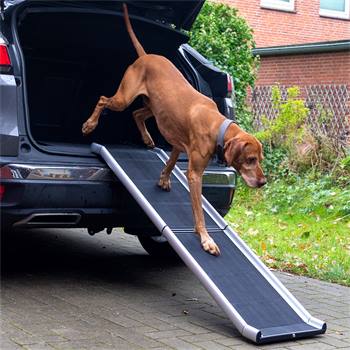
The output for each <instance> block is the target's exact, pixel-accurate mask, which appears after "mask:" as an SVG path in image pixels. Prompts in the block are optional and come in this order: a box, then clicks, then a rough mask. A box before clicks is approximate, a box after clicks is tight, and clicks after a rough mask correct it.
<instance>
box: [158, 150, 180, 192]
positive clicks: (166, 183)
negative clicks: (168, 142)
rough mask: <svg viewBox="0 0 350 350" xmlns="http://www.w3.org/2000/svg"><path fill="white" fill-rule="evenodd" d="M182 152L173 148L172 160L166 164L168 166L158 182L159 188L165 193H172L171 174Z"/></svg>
mask: <svg viewBox="0 0 350 350" xmlns="http://www.w3.org/2000/svg"><path fill="white" fill-rule="evenodd" d="M179 155H180V151H179V150H177V149H176V148H174V147H173V149H172V150H171V154H170V158H169V160H168V161H167V163H166V166H165V167H164V169H163V170H162V172H161V173H160V179H159V182H158V186H159V187H160V188H161V189H162V190H164V191H170V189H171V183H170V174H171V172H172V170H173V169H174V166H175V164H176V162H177V160H178V158H179Z"/></svg>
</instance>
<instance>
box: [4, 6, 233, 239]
mask: <svg viewBox="0 0 350 350" xmlns="http://www.w3.org/2000/svg"><path fill="white" fill-rule="evenodd" d="M127 3H128V8H129V13H130V17H131V19H132V22H133V27H134V29H135V32H136V34H137V35H138V38H139V39H140V41H141V42H142V45H143V46H144V48H145V50H146V52H149V53H156V54H160V55H163V56H166V57H167V58H169V59H170V60H171V61H172V62H173V63H174V64H175V65H176V66H177V67H178V69H179V70H180V71H181V72H182V73H183V74H184V76H185V77H186V78H187V79H188V81H189V82H190V83H191V84H192V85H193V86H194V87H195V88H196V89H197V90H198V91H200V92H201V93H203V94H205V95H207V96H209V97H211V98H212V99H213V100H214V101H215V102H216V103H217V104H218V107H219V109H220V111H221V113H223V114H224V115H226V116H227V117H228V118H231V119H234V110H233V107H232V102H231V101H232V100H231V94H232V80H231V77H230V76H229V75H227V74H226V73H224V72H221V71H220V70H219V69H217V68H216V67H214V66H213V65H212V64H211V63H210V62H209V61H208V60H206V59H205V58H204V57H203V56H201V55H200V54H199V53H198V52H196V51H195V50H194V49H193V48H191V47H190V46H189V45H188V44H187V41H188V36H187V35H186V31H187V30H189V29H190V28H191V25H192V23H193V21H194V20H195V18H196V16H197V14H198V12H199V11H200V9H201V7H202V5H203V1H201V0H197V1H178V2H177V1H147V2H143V1H127ZM0 22H1V32H0V89H1V104H0V126H1V135H0V137H1V144H0V181H1V187H0V196H1V214H2V215H1V222H2V225H3V226H9V227H23V228H24V227H87V228H88V229H89V232H90V233H91V234H93V233H94V232H97V231H99V230H102V229H104V228H107V229H108V228H109V229H110V228H112V227H124V229H125V231H126V232H129V233H132V234H136V235H138V236H142V237H143V239H142V241H143V243H145V241H149V240H151V242H157V240H153V239H152V238H151V236H153V235H155V234H158V233H157V232H156V230H155V228H154V227H153V225H152V223H151V222H150V221H149V220H148V219H147V218H146V216H145V215H144V213H143V211H142V210H141V209H140V208H139V207H138V205H137V204H136V203H135V201H134V200H133V199H132V198H131V197H130V195H129V194H128V192H127V191H126V190H125V189H124V188H123V186H122V185H121V184H120V183H119V182H118V180H117V179H116V178H115V177H114V176H113V175H112V174H111V172H110V170H109V169H108V168H107V167H106V165H105V164H104V163H103V162H102V161H101V160H100V159H98V158H97V157H96V156H94V155H93V154H91V153H90V144H91V143H92V142H98V143H101V144H108V145H109V146H110V147H136V148H137V147H144V145H143V143H142V140H141V137H140V135H139V132H138V130H137V127H136V125H134V120H133V118H132V116H131V112H132V111H133V110H135V109H137V108H139V107H140V106H141V103H142V101H141V100H136V101H135V102H134V103H133V104H132V106H131V107H130V108H128V109H127V110H125V111H124V112H122V113H115V112H112V111H109V110H108V111H107V110H106V111H105V113H104V114H105V115H104V116H103V122H102V123H100V125H99V126H98V128H97V129H96V130H95V132H94V133H93V134H92V135H91V136H88V137H83V135H82V133H81V125H82V123H83V122H84V121H85V120H86V119H87V117H88V116H89V115H90V113H91V111H92V109H93V108H94V106H95V104H96V102H97V100H98V98H99V96H100V95H106V96H108V95H112V94H113V93H114V92H115V91H116V89H117V87H118V82H120V80H121V78H122V75H123V73H124V72H125V70H126V68H127V67H128V65H129V64H131V63H132V62H133V61H134V60H135V59H136V52H135V49H134V48H133V46H132V44H131V41H130V38H129V36H128V34H127V32H126V29H125V25H124V21H123V17H122V3H121V2H120V1H30V0H13V1H3V0H1V19H0ZM168 89H169V94H171V90H172V86H169V87H168ZM148 128H149V130H150V132H151V134H152V137H153V139H154V141H155V143H156V146H158V147H161V148H163V149H164V150H166V151H169V150H170V147H169V145H168V144H167V143H166V141H165V140H164V138H163V137H162V135H161V134H160V133H159V131H158V129H157V127H156V124H155V123H154V121H152V120H150V121H149V123H148ZM178 166H179V167H180V168H181V169H184V170H185V169H186V167H187V159H186V156H185V155H183V156H182V157H181V158H180V159H179V161H178ZM154 181H155V182H156V181H157V179H154ZM235 182H236V174H235V171H234V170H233V169H232V168H225V167H222V166H219V165H218V164H217V163H215V162H213V163H212V164H211V165H210V166H209V167H208V168H207V170H206V172H205V175H204V179H203V184H204V185H203V193H204V195H205V196H206V197H207V199H208V200H209V201H210V202H211V203H212V204H213V205H214V207H215V208H216V209H217V210H218V211H219V212H220V213H221V214H222V215H225V214H226V213H227V211H228V210H229V208H230V205H231V202H232V198H233V194H234V190H235ZM146 244H147V243H146Z"/></svg>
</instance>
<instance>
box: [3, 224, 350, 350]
mask: <svg viewBox="0 0 350 350" xmlns="http://www.w3.org/2000/svg"><path fill="white" fill-rule="evenodd" d="M1 251H2V254H1V263H2V266H1V267H2V279H1V344H0V348H1V349H2V350H5V349H69V350H73V349H118V350H122V349H128V350H131V349H185V350H190V349H215V350H220V349H293V350H299V349H317V350H322V349H335V348H346V349H350V288H346V287H341V286H338V285H334V284H330V283H323V282H319V281H316V280H311V279H307V278H301V277H295V276H291V275H288V274H283V273H277V274H278V277H279V278H280V279H281V280H282V281H283V283H285V285H286V286H287V287H288V288H289V289H290V290H291V291H292V293H293V294H294V295H295V296H296V297H297V298H298V299H299V300H300V301H301V302H302V303H303V305H304V306H305V307H306V308H307V309H308V310H309V311H310V312H311V313H312V314H313V315H314V316H316V317H318V318H321V319H323V320H326V321H327V323H328V328H329V329H328V332H327V333H326V335H324V336H319V337H315V338H310V339H306V340H300V341H296V342H284V343H279V344H273V345H265V346H260V347H258V346H256V345H253V344H251V343H249V342H247V341H246V340H244V339H243V338H242V337H240V336H239V335H238V333H237V331H235V329H234V328H233V326H232V325H231V323H230V322H229V321H228V320H227V319H226V317H225V315H224V314H223V313H222V311H221V310H220V309H219V308H218V307H217V306H216V304H215V303H214V301H213V300H212V299H211V297H210V296H209V295H208V293H207V292H206V291H205V290H204V288H203V287H202V286H201V285H200V284H199V282H198V280H197V279H196V277H195V276H193V275H192V273H191V272H190V271H189V270H188V269H187V268H186V267H185V266H184V265H183V264H182V263H181V262H174V261H173V262H171V261H170V262H169V261H159V260H156V259H154V258H152V257H150V256H149V255H147V253H146V252H145V251H144V250H143V249H142V247H141V246H140V244H139V243H138V241H137V238H135V237H132V236H129V235H126V234H124V233H121V232H120V231H117V230H113V232H112V235H111V236H107V235H106V234H105V232H101V233H98V234H97V235H96V236H94V237H90V236H89V235H88V234H87V232H86V231H85V230H82V229H74V230H73V229H67V230H63V229H50V230H47V229H46V230H44V229H41V230H40V229H35V230H30V231H19V232H6V233H3V234H2V245H1Z"/></svg>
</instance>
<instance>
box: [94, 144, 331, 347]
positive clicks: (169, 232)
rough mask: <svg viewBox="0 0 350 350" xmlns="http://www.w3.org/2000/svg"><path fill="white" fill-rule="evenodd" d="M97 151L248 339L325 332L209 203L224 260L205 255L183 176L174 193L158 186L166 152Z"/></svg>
mask: <svg viewBox="0 0 350 350" xmlns="http://www.w3.org/2000/svg"><path fill="white" fill-rule="evenodd" d="M92 150H93V152H95V153H97V154H99V155H100V156H102V157H103V158H104V160H105V161H106V162H107V164H108V165H109V166H110V168H111V169H112V170H113V171H114V172H115V174H116V175H117V176H118V178H119V179H120V180H121V182H123V183H124V185H125V186H126V187H127V189H128V190H129V191H130V193H131V194H132V195H133V196H134V198H135V199H136V200H137V201H138V202H139V204H140V205H141V207H142V208H143V209H144V210H145V212H146V214H148V215H149V217H150V218H151V220H152V221H153V222H154V224H155V225H156V226H157V227H158V229H159V230H160V231H161V232H162V233H163V234H164V236H165V237H166V238H167V239H168V241H169V243H170V244H171V245H172V246H173V248H174V249H175V250H176V251H177V252H178V253H179V255H180V256H181V258H182V259H183V260H184V261H185V263H186V264H187V265H188V266H189V267H190V268H191V269H192V271H193V272H194V273H195V274H196V275H197V276H198V277H199V279H200V280H201V282H202V283H203V284H204V286H205V287H206V288H207V289H208V291H209V292H210V293H211V294H212V296H213V297H214V299H215V300H216V301H217V302H218V304H219V305H220V306H221V307H222V308H223V309H224V311H225V312H226V313H227V315H228V317H229V318H230V319H231V320H232V321H233V323H234V324H235V326H236V327H237V329H238V330H239V331H240V332H241V333H242V334H243V335H244V336H245V337H247V338H249V339H250V340H252V341H254V342H257V343H265V342H272V341H278V340H284V339H295V338H301V337H307V336H311V335H315V334H320V333H324V332H325V330H326V325H325V324H324V322H322V321H320V320H317V319H315V318H313V317H312V316H311V315H310V314H309V313H308V312H307V311H306V310H305V309H304V308H303V307H302V306H301V305H300V303H298V301H296V299H295V298H294V297H293V296H292V295H291V294H290V293H289V292H288V291H287V290H286V289H285V288H284V287H283V286H282V285H281V283H280V282H279V281H278V280H277V279H276V277H275V276H274V275H273V274H272V273H271V272H270V271H269V270H268V269H267V268H266V267H265V266H264V265H262V263H261V262H260V261H259V260H258V258H257V257H256V256H255V255H254V254H253V253H252V252H251V251H250V250H249V248H248V247H247V246H246V245H245V244H244V243H243V241H241V240H240V238H239V237H238V236H237V235H236V234H235V233H234V232H233V231H232V230H231V229H230V228H229V227H228V226H227V223H226V222H225V221H224V220H223V219H222V218H221V217H219V215H218V214H217V213H216V211H215V209H214V208H212V207H211V206H210V204H209V203H208V202H207V201H206V200H204V204H203V206H204V209H205V220H206V225H207V228H208V230H209V231H210V234H211V236H212V237H213V239H214V240H215V242H216V243H217V244H218V245H219V247H220V250H221V255H220V256H219V257H215V256H212V255H209V254H208V253H206V252H204V251H203V249H202V248H201V245H200V242H199V239H198V236H197V235H196V234H195V233H194V232H193V218H192V207H191V202H190V196H189V192H188V189H187V187H186V186H187V184H186V180H185V178H184V176H183V174H182V172H181V170H179V169H178V168H177V167H176V168H175V169H174V172H173V174H172V178H171V181H172V189H171V191H170V192H165V191H163V190H161V189H160V188H159V187H158V186H157V181H158V179H159V175H160V172H161V170H162V169H163V167H164V162H165V161H166V160H167V155H166V154H165V153H164V152H162V151H161V150H155V151H150V150H146V149H137V148H123V149H121V148H119V149H109V150H108V149H107V148H105V147H103V146H100V145H96V144H93V146H92Z"/></svg>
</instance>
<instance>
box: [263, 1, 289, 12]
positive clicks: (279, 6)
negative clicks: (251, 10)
mask: <svg viewBox="0 0 350 350" xmlns="http://www.w3.org/2000/svg"><path fill="white" fill-rule="evenodd" d="M294 1H295V0H260V6H261V7H264V8H268V9H273V10H282V11H294Z"/></svg>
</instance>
